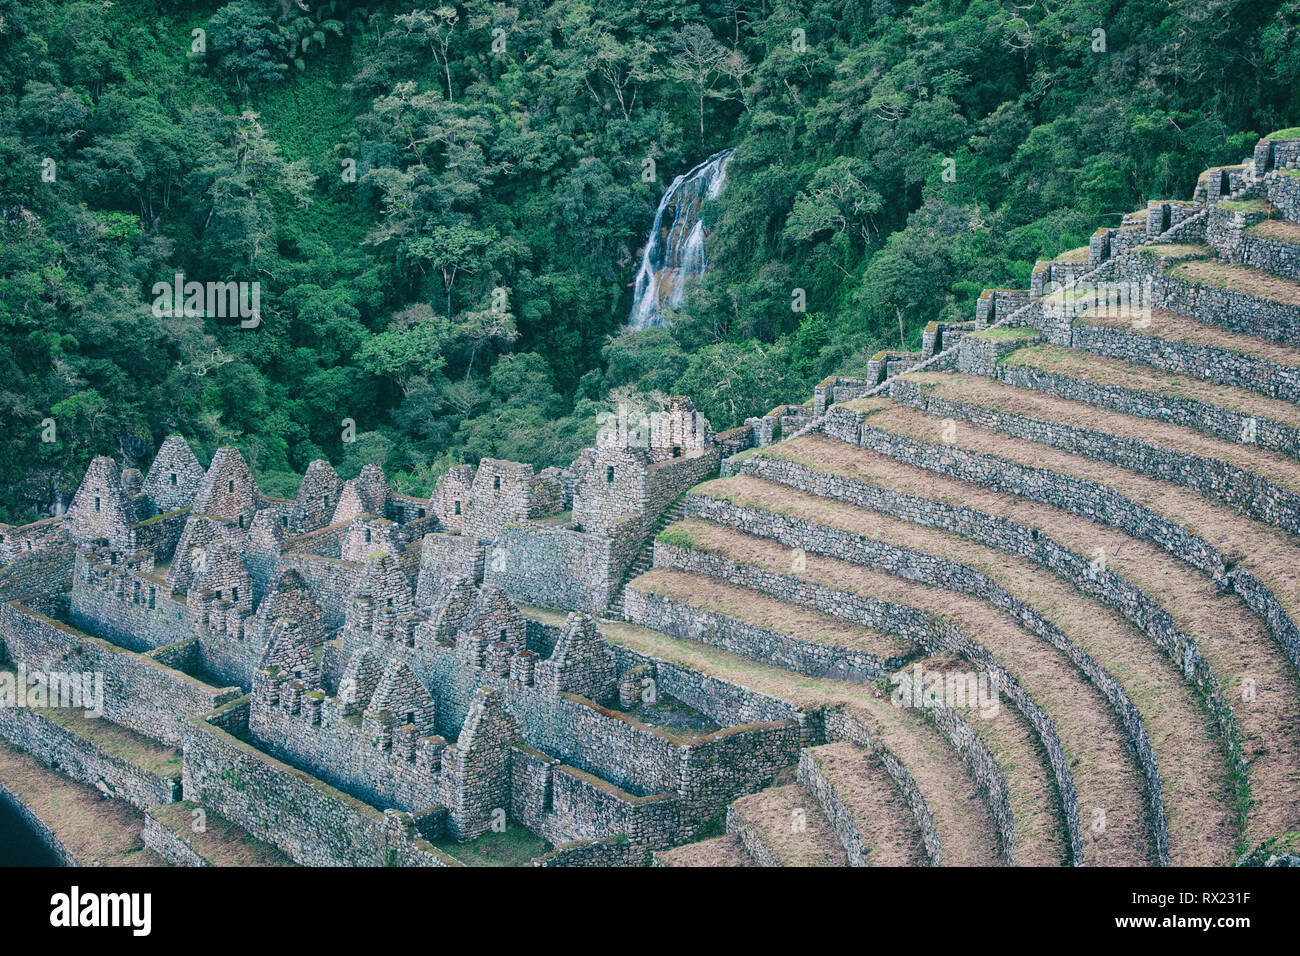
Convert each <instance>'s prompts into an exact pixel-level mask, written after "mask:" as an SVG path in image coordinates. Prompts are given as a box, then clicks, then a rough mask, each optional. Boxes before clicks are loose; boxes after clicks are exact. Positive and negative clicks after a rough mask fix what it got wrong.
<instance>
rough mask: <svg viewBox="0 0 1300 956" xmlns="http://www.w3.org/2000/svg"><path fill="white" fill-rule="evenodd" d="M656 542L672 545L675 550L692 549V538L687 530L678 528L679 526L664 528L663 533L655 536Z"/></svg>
mask: <svg viewBox="0 0 1300 956" xmlns="http://www.w3.org/2000/svg"><path fill="white" fill-rule="evenodd" d="M656 540H659V541H662V542H663V543H664V544H667V545H672V546H673V547H675V548H687V549H689V548H691V547H692V541H693V538H692V537H691V532H690V531H689V530H688V529H686V528H683V527H680V526H679V525H672V526H671V527H668V528H664V530H663V531H660V532H659V534H658V535H657V536H656Z"/></svg>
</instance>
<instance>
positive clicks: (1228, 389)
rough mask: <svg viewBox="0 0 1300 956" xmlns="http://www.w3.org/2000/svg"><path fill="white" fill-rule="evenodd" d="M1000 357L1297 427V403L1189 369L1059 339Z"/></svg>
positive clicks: (1299, 417)
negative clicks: (1082, 347)
mask: <svg viewBox="0 0 1300 956" xmlns="http://www.w3.org/2000/svg"><path fill="white" fill-rule="evenodd" d="M1003 362H1005V363H1006V364H1008V365H1022V366H1025V367H1026V368H1034V369H1038V370H1040V371H1043V372H1051V373H1053V374H1056V375H1065V376H1068V377H1070V378H1077V379H1082V380H1083V381H1087V382H1094V383H1096V384H1098V385H1108V386H1114V387H1116V388H1126V389H1129V390H1131V391H1136V392H1150V393H1153V394H1156V395H1159V396H1160V397H1161V398H1165V399H1181V400H1184V401H1192V402H1202V403H1204V404H1206V405H1213V406H1215V407H1217V408H1226V409H1228V410H1230V411H1234V412H1237V413H1238V414H1241V415H1252V416H1255V417H1258V418H1267V419H1270V420H1272V421H1275V422H1279V423H1281V424H1283V425H1289V426H1291V427H1292V428H1300V408H1298V407H1297V406H1296V405H1295V404H1294V403H1292V402H1284V401H1281V400H1280V399H1275V398H1268V397H1266V396H1264V395H1260V394H1259V393H1258V392H1252V391H1250V390H1249V389H1245V388H1236V387H1234V386H1231V385H1215V384H1214V383H1212V382H1207V381H1205V380H1204V379H1200V378H1195V377H1193V376H1190V375H1178V374H1175V373H1173V372H1163V371H1160V370H1159V369H1154V368H1150V367H1149V366H1146V365H1137V364H1134V363H1132V362H1125V361H1123V360H1121V359H1115V358H1109V357H1108V356H1104V355H1093V354H1092V353H1090V352H1082V351H1080V350H1078V349H1071V348H1065V347H1064V346H1061V345H1027V346H1025V347H1024V348H1022V349H1017V350H1016V351H1015V352H1012V353H1011V354H1010V355H1008V356H1006V358H1004V359H1003Z"/></svg>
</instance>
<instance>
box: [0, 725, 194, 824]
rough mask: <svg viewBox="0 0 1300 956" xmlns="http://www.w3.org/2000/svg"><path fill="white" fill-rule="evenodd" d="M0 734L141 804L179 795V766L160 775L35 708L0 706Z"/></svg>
mask: <svg viewBox="0 0 1300 956" xmlns="http://www.w3.org/2000/svg"><path fill="white" fill-rule="evenodd" d="M0 736H2V737H4V738H5V739H6V740H8V741H9V742H10V743H11V744H13V745H14V746H15V747H17V748H18V749H19V750H23V751H26V752H27V753H29V754H31V755H32V756H33V757H36V758H37V759H38V760H40V761H41V762H42V763H45V764H46V765H48V766H50V767H53V768H55V769H56V770H58V771H59V772H60V773H62V774H64V775H66V776H68V777H71V778H72V779H73V780H77V781H80V782H81V783H85V784H89V785H90V786H92V787H95V788H97V789H98V790H99V791H100V792H101V793H104V794H106V795H107V796H111V797H118V798H120V799H122V800H125V801H126V802H127V803H129V804H131V805H132V806H134V807H138V808H139V809H141V810H147V809H149V808H150V807H152V806H157V805H158V804H160V803H172V802H173V801H176V800H179V799H180V796H181V782H180V767H177V768H176V777H160V776H158V775H157V774H153V773H150V772H149V771H147V770H145V769H143V768H142V767H137V766H136V765H135V764H133V763H130V762H129V761H126V760H122V759H121V758H119V757H114V756H113V755H111V754H108V753H105V752H104V751H102V750H100V749H99V748H98V747H96V746H95V745H94V743H92V742H91V741H90V740H88V739H87V738H85V737H83V736H81V735H80V734H77V733H74V732H73V731H71V730H68V729H66V728H64V727H62V726H60V725H59V724H57V723H55V722H54V721H53V720H50V719H49V718H48V717H45V716H43V715H42V714H41V713H40V712H39V711H36V710H32V709H29V708H26V707H3V706H0Z"/></svg>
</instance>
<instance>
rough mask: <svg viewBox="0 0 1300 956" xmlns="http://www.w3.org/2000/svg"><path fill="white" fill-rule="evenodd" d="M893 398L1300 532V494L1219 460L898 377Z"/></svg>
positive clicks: (938, 415) (914, 406)
mask: <svg viewBox="0 0 1300 956" xmlns="http://www.w3.org/2000/svg"><path fill="white" fill-rule="evenodd" d="M890 396H891V397H892V398H893V399H894V400H895V401H897V402H899V403H901V404H903V405H907V406H910V407H912V408H917V409H920V410H922V411H925V412H927V413H928V414H931V415H935V416H937V417H938V418H940V419H943V418H952V419H956V420H957V421H967V422H971V423H972V424H974V425H977V426H979V427H982V428H988V429H990V430H993V431H997V432H1001V433H1003V434H1005V435H1011V436H1013V437H1015V438H1021V439H1024V440H1026V441H1032V442H1037V443H1039V444H1043V445H1049V446H1051V447H1053V448H1059V449H1061V450H1062V451H1067V452H1070V453H1072V454H1076V455H1084V456H1087V457H1089V458H1096V459H1098V460H1100V461H1106V462H1110V463H1112V464H1115V465H1119V466H1120V467H1121V468H1126V469H1129V470H1130V471H1135V472H1138V473H1139V474H1144V475H1149V476H1151V477H1152V478H1158V479H1160V480H1163V481H1170V482H1173V483H1175V484H1179V485H1183V486H1184V487H1187V488H1191V489H1192V490H1194V491H1196V492H1198V493H1199V494H1201V495H1203V496H1204V497H1206V498H1209V499H1211V500H1212V501H1218V502H1221V503H1222V504H1225V505H1228V506H1229V507H1231V508H1232V509H1233V510H1235V511H1237V512H1239V513H1241V514H1243V515H1247V516H1248V517H1251V518H1254V519H1255V520H1257V521H1262V522H1264V523H1266V524H1271V525H1274V526H1275V527H1278V528H1281V529H1283V530H1284V531H1291V532H1293V533H1295V532H1300V494H1297V493H1296V492H1294V491H1291V490H1289V489H1286V488H1282V487H1280V486H1278V485H1276V484H1274V483H1273V482H1271V481H1269V480H1268V479H1266V478H1264V477H1263V476H1261V475H1258V474H1256V473H1254V472H1251V471H1246V470H1245V469H1243V468H1240V467H1238V466H1236V465H1232V464H1229V463H1228V462H1226V461H1222V460H1220V459H1218V458H1210V457H1207V456H1204V455H1192V454H1187V453H1184V452H1180V451H1175V450H1172V449H1169V448H1164V447H1162V446H1160V445H1156V444H1153V443H1150V442H1144V441H1139V440H1137V439H1134V438H1125V437H1122V436H1119V435H1112V434H1110V433H1109V432H1104V431H1094V430H1092V429H1087V428H1075V427H1073V426H1070V425H1062V424H1059V423H1057V422H1053V421H1047V420H1043V419H1037V418H1030V417H1028V416H1025V415H1016V414H1013V413H1010V412H1001V411H998V410H996V409H992V408H987V407H985V406H982V405H975V404H971V403H968V402H959V401H954V400H951V399H946V398H942V397H940V396H937V395H934V394H931V393H930V392H929V391H928V390H927V389H926V388H924V387H923V386H921V385H920V384H918V383H916V382H908V381H896V382H895V383H894V384H893V387H892V388H891V389H890Z"/></svg>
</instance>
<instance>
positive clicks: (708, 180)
mask: <svg viewBox="0 0 1300 956" xmlns="http://www.w3.org/2000/svg"><path fill="white" fill-rule="evenodd" d="M732 152H734V150H730V149H724V150H723V151H722V152H720V153H714V154H713V155H712V156H710V157H709V158H708V159H706V160H705V161H704V162H702V163H700V165H698V166H696V167H695V168H694V169H692V170H691V171H690V172H689V173H685V174H683V175H681V176H678V177H677V178H676V179H674V180H673V184H672V185H671V186H669V187H668V190H667V192H665V193H664V196H663V198H662V199H661V200H659V208H658V209H656V210H655V221H654V225H653V226H651V227H650V235H649V236H648V237H647V238H646V243H645V252H644V253H642V255H641V268H639V269H638V270H637V273H636V286H635V290H634V294H633V298H632V314H631V315H630V316H628V325H629V326H630V327H631V328H634V329H648V328H652V327H656V326H658V327H662V326H663V324H664V316H663V312H662V309H664V308H666V307H667V306H672V305H680V304H681V302H682V300H683V299H684V298H686V286H687V284H688V283H689V282H691V281H692V280H695V279H698V278H699V277H700V276H702V275H703V274H704V270H705V268H706V267H707V265H708V261H707V259H706V258H705V255H704V223H703V222H701V221H700V207H701V206H703V205H704V203H705V202H706V201H708V200H710V199H714V198H716V197H717V195H718V194H719V193H720V192H722V187H723V186H724V185H726V181H727V164H728V163H729V162H731V154H732Z"/></svg>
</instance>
